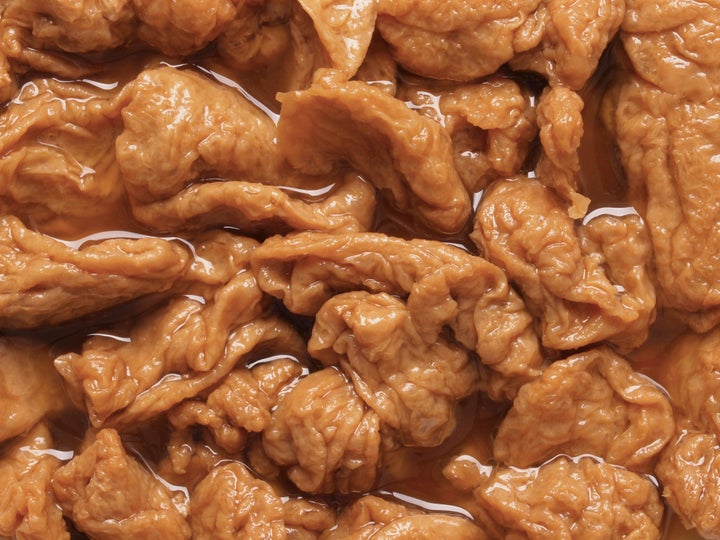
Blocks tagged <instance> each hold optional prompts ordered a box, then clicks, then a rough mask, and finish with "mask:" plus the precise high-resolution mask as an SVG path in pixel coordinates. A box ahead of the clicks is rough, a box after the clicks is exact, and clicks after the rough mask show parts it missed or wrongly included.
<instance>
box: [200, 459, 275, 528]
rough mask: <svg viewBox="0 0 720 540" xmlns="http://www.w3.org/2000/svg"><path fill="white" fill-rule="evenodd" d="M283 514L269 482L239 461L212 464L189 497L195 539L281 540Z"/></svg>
mask: <svg viewBox="0 0 720 540" xmlns="http://www.w3.org/2000/svg"><path fill="white" fill-rule="evenodd" d="M284 516H285V513H284V509H283V504H282V501H281V500H280V497H279V496H278V495H277V494H276V493H275V491H274V490H273V488H272V487H271V486H270V484H268V483H267V482H264V481H262V480H259V479H257V478H254V477H253V475H252V474H251V473H250V471H248V469H247V467H245V466H244V465H243V464H242V463H239V462H230V463H225V464H222V465H218V466H217V467H215V468H214V469H213V470H212V471H210V473H209V474H208V475H207V476H206V477H205V478H204V479H203V480H202V481H201V482H200V483H199V484H198V485H197V487H195V489H194V490H193V492H192V496H191V497H190V525H191V527H192V537H193V539H194V540H216V539H217V540H234V539H237V538H247V539H252V538H258V539H260V538H263V539H267V540H284V539H285V537H286V535H285V523H284Z"/></svg>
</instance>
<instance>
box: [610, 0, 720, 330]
mask: <svg viewBox="0 0 720 540" xmlns="http://www.w3.org/2000/svg"><path fill="white" fill-rule="evenodd" d="M719 22H720V7H718V6H717V5H716V4H715V3H698V4H696V3H693V2H680V3H667V4H662V5H660V6H658V5H657V3H655V2H646V1H644V0H632V1H628V15H627V16H626V18H625V22H624V24H623V28H622V32H621V38H622V43H623V46H624V49H625V52H626V53H627V55H628V58H629V60H630V65H631V66H632V70H631V71H624V72H620V73H618V76H617V82H616V83H615V84H614V85H613V86H612V88H611V90H610V92H609V93H608V95H607V98H606V100H605V103H604V107H603V117H604V120H605V124H606V125H607V126H608V128H609V130H610V133H611V135H612V136H613V137H614V138H615V139H616V141H617V145H618V149H619V155H620V158H621V161H622V165H623V168H624V171H625V174H626V176H627V183H628V187H629V193H628V198H629V200H630V202H631V203H632V204H633V205H634V206H635V208H637V210H638V211H639V212H640V214H641V215H642V216H643V218H644V219H645V221H646V222H647V225H648V228H649V231H650V237H651V240H652V247H653V254H654V261H655V272H656V279H657V287H658V298H659V301H660V303H661V304H662V305H664V306H666V307H667V308H668V309H672V310H674V311H676V312H677V313H678V314H679V315H680V316H682V317H683V318H684V319H685V320H686V321H687V323H688V324H690V325H691V326H692V327H693V328H694V329H695V330H697V331H700V332H705V331H707V330H709V329H710V328H712V327H713V326H715V325H716V324H717V323H718V322H720V274H718V272H717V268H718V265H719V264H720V255H718V254H719V253H720V244H719V242H720V240H719V239H720V220H718V210H717V209H718V207H719V206H720V180H719V179H720V163H718V161H717V159H716V156H717V155H718V153H720V115H719V114H718V112H719V111H720V87H719V86H718V82H719V81H720V70H718V64H717V58H718V43H719V41H718V28H719V26H718V23H719Z"/></svg>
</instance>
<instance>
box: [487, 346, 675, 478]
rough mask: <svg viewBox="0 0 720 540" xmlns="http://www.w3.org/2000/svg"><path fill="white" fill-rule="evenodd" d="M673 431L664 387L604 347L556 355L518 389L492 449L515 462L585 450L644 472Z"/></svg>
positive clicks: (504, 459)
mask: <svg viewBox="0 0 720 540" xmlns="http://www.w3.org/2000/svg"><path fill="white" fill-rule="evenodd" d="M674 433H675V421H674V419H673V413H672V409H671V407H670V402H669V401H668V399H667V397H665V395H664V394H663V392H662V391H661V390H660V389H659V388H658V387H657V386H656V385H655V384H654V383H653V382H651V381H650V380H648V379H646V378H644V377H643V376H642V375H639V374H638V373H636V372H635V371H633V369H632V367H631V366H630V364H628V363H627V362H626V361H625V360H624V359H622V358H621V357H620V356H618V355H616V354H615V353H613V352H612V351H611V350H610V349H609V348H606V347H602V348H598V349H593V350H590V351H588V352H585V353H580V354H576V355H573V356H570V357H568V358H566V359H564V360H558V361H556V362H554V363H552V364H551V365H550V366H549V367H548V368H547V369H546V370H545V371H544V372H543V374H542V375H541V376H540V377H539V378H538V379H536V380H534V381H532V382H529V383H528V384H526V385H524V386H523V387H522V388H520V391H519V392H518V396H517V397H516V398H515V401H514V402H513V406H512V408H511V409H510V411H509V412H508V413H507V415H506V416H505V418H504V419H503V421H502V423H501V424H500V428H499V430H498V433H497V435H496V437H495V440H494V446H493V452H494V456H495V458H496V459H497V460H498V461H500V462H502V463H505V464H507V465H511V466H514V467H528V466H537V465H541V464H542V463H543V462H544V461H547V460H549V459H550V458H552V457H554V456H556V455H559V454H565V455H570V456H578V455H583V454H590V455H593V456H597V457H600V458H603V459H604V460H605V461H607V462H609V463H613V464H615V465H620V466H622V467H626V468H628V469H631V470H634V471H638V472H645V473H649V472H652V466H653V465H654V463H655V461H656V459H657V456H658V454H659V453H660V451H661V450H662V449H663V448H664V447H665V445H666V444H667V443H668V441H669V440H670V439H671V438H672V436H673V434H674Z"/></svg>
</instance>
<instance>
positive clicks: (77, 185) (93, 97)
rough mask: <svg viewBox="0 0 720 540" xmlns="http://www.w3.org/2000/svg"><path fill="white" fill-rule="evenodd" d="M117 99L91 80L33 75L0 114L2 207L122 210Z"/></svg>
mask: <svg viewBox="0 0 720 540" xmlns="http://www.w3.org/2000/svg"><path fill="white" fill-rule="evenodd" d="M120 106H121V104H120V102H119V101H118V100H117V99H115V95H114V94H113V93H111V92H106V91H101V90H98V89H97V88H93V87H91V86H89V85H86V84H83V83H81V82H78V83H63V82H59V81H55V80H53V79H34V80H32V81H31V82H28V83H26V84H25V85H23V87H22V89H21V90H20V92H19V94H18V95H17V96H16V97H15V99H14V100H13V101H12V102H10V103H9V104H8V106H7V109H5V110H4V112H3V114H2V115H1V116H0V178H1V179H2V180H1V181H0V210H2V212H3V213H4V214H7V213H13V214H17V213H19V212H32V215H33V216H35V219H36V220H37V221H38V222H39V223H40V224H45V223H46V222H48V221H51V220H52V219H53V218H57V217H58V216H60V217H63V218H65V219H68V218H79V219H81V220H82V222H83V223H86V222H87V220H88V219H98V218H102V219H105V220H107V219H108V215H109V214H113V213H119V212H121V210H120V208H121V198H122V196H123V184H122V182H121V179H120V171H119V169H118V167H117V163H116V161H115V137H116V136H117V134H118V133H119V132H120V129H121V127H122V126H121V124H120Z"/></svg>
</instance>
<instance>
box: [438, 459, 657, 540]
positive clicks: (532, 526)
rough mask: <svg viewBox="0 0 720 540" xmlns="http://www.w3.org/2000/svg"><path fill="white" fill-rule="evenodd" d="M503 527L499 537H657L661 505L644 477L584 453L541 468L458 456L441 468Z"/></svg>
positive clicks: (564, 539)
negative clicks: (492, 463)
mask: <svg viewBox="0 0 720 540" xmlns="http://www.w3.org/2000/svg"><path fill="white" fill-rule="evenodd" d="M444 473H445V475H446V476H447V477H448V478H449V479H450V481H451V482H453V483H454V484H456V485H457V486H458V488H459V489H461V490H470V491H472V493H473V495H474V497H475V500H476V502H477V503H478V504H479V506H480V508H482V509H484V510H485V511H486V512H488V514H489V515H490V516H491V517H492V519H494V520H495V521H496V522H497V523H499V524H500V525H501V526H502V527H504V528H505V533H504V535H503V537H504V538H508V539H510V538H512V539H516V538H517V539H523V538H528V539H533V540H545V539H547V540H557V539H561V540H572V539H577V540H580V539H583V538H609V539H613V540H614V539H618V540H619V539H621V538H624V539H636V540H640V539H660V538H661V536H662V531H661V526H662V522H663V504H662V502H661V501H660V496H659V494H658V491H657V488H656V486H655V485H654V484H653V482H651V481H650V479H648V478H647V477H645V476H641V475H639V474H636V473H633V472H630V471H628V470H626V469H623V468H620V467H616V466H613V465H610V464H608V463H605V462H602V461H596V460H595V459H592V458H589V457H583V458H579V459H576V460H570V459H568V458H566V457H558V458H556V459H554V460H552V461H550V462H547V463H545V464H544V465H542V466H541V467H537V468H531V469H517V468H511V467H497V468H494V469H493V468H491V467H484V466H480V465H478V464H477V463H476V462H474V461H470V460H467V459H463V458H458V459H456V460H454V461H452V462H450V463H449V464H448V465H447V466H446V467H445V469H444Z"/></svg>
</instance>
